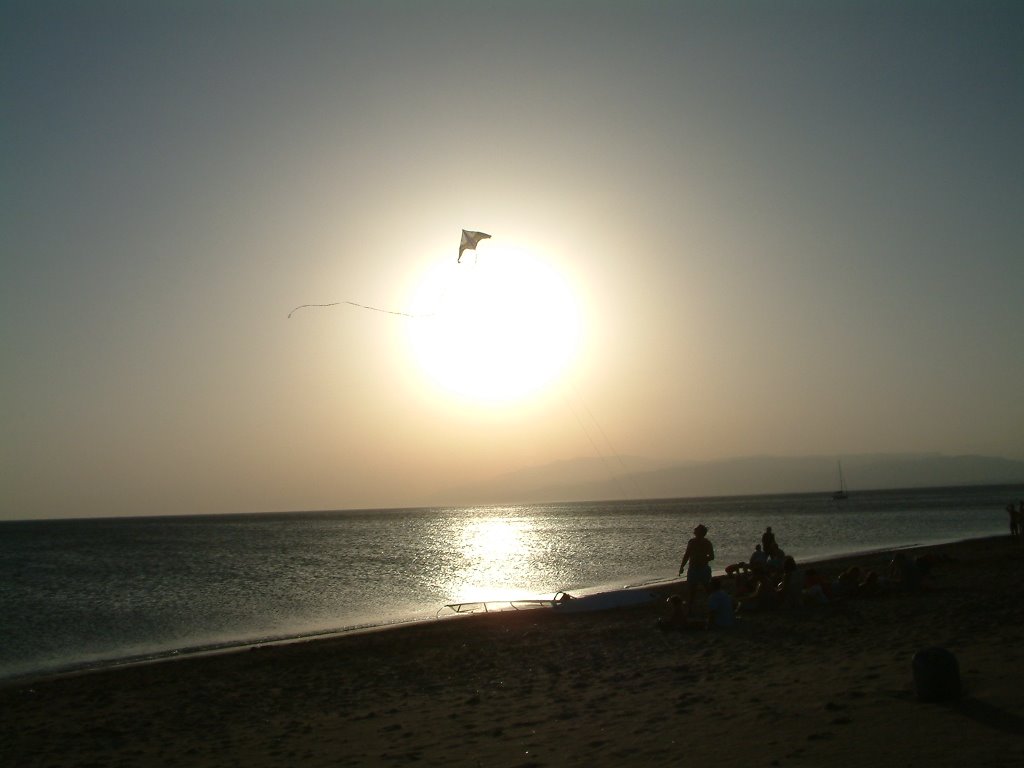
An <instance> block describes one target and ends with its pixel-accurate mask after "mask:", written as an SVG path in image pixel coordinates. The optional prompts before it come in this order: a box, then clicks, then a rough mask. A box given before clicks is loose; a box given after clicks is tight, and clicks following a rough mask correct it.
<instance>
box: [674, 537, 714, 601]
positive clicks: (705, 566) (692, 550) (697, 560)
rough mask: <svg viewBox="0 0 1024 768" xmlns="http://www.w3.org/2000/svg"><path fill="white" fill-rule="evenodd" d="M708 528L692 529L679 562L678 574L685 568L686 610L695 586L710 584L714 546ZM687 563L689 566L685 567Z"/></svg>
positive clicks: (681, 573) (692, 596)
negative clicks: (690, 537)
mask: <svg viewBox="0 0 1024 768" xmlns="http://www.w3.org/2000/svg"><path fill="white" fill-rule="evenodd" d="M707 535H708V529H707V527H706V526H705V525H703V524H701V525H698V526H697V527H696V528H694V529H693V538H692V539H690V540H689V541H688V542H686V551H685V552H684V553H683V560H682V562H681V563H679V575H680V576H682V575H683V571H684V570H686V587H687V599H686V607H687V610H690V608H691V607H692V606H693V598H694V593H695V592H696V589H697V586H698V585H702V586H704V587H705V588H707V587H709V586H710V585H711V565H710V563H711V561H712V560H714V559H715V548H714V546H713V545H712V544H711V540H710V539H708V538H707ZM687 563H689V566H690V567H689V568H688V569H687V567H686V566H687Z"/></svg>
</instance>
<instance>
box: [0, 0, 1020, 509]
mask: <svg viewBox="0 0 1024 768" xmlns="http://www.w3.org/2000/svg"><path fill="white" fill-rule="evenodd" d="M0 9H2V16H0V105H2V110H3V112H2V118H0V132H2V133H0V135H2V140H3V141H2V154H0V162H2V167H0V190H2V196H3V197H2V206H0V258H2V276H0V277H2V279H0V291H2V294H0V316H2V337H0V338H2V362H3V366H2V374H0V375H2V379H0V381H2V391H0V394H2V410H0V416H2V419H3V424H4V427H3V438H2V446H3V459H2V464H3V466H2V471H0V484H2V488H0V491H2V496H0V517H4V518H16V517H36V516H73V515H83V514H89V515H100V514H144V513H162V514H170V513H192V512H241V511H260V510H291V509H319V508H344V507H377V506H405V505H417V504H421V503H426V502H429V501H430V500H433V499H435V498H436V496H435V494H436V493H437V491H438V490H439V489H443V488H445V487H448V486H453V485H459V484H462V483H470V482H475V481H478V480H480V479H482V478H486V477H488V476H491V475H495V474H499V473H503V472H506V471H512V470H515V469H517V468H519V467H522V466H525V465H531V464H540V463H545V462H549V461H555V460H559V459H566V458H572V457H578V456H594V455H595V454H598V453H603V454H605V455H611V454H612V453H621V454H630V455H638V456H649V457H656V458H666V459H682V460H691V459H698V460H699V459H713V458H719V457H728V456H737V455H754V454H772V455H803V454H825V455H830V456H831V455H836V456H841V455H846V454H853V453H860V452H899V451H937V452H943V453H986V454H993V455H1000V456H1006V457H1010V458H1016V459H1024V395H1022V392H1024V386H1022V382H1024V308H1022V304H1021V298H1022V295H1024V224H1022V222H1024V217H1022V211H1024V139H1022V137H1024V4H1022V3H1020V2H1017V1H1016V0H1011V1H1010V2H1005V3H996V2H984V1H979V0H971V1H970V2H941V1H939V0H936V1H935V2H892V1H891V0H886V1H885V2H818V1H814V2H753V1H747V2H728V0H715V1H714V2H710V1H709V2H674V3H673V2H635V1H633V0H631V1H630V2H626V1H625V0H623V1H622V2H552V1H551V0H545V1H544V2H487V3H477V2H452V1H438V2H365V3H362V2H358V3H357V2H340V1H339V2H327V1H326V0H324V1H322V2H301V1H300V2H283V0H282V1H281V2H258V1H256V0H252V1H250V2H216V0H214V1H212V2H211V1H209V0H204V1H203V2H198V1H196V2H164V3H158V2H139V3H124V2H103V1H102V0H93V1H92V2H46V1H45V0H43V1H39V0H32V1H31V2H8V1H7V0H3V2H0ZM463 228H466V229H470V230H482V231H485V232H488V233H490V234H491V235H492V238H491V239H490V240H487V241H484V242H483V243H482V244H481V245H480V247H479V249H478V250H477V252H476V255H475V256H474V255H473V253H472V252H468V253H467V255H466V256H465V257H464V258H463V263H462V264H456V256H457V251H458V242H459V236H460V233H461V230H462V229H463ZM334 301H351V302H355V303H359V304H364V305H368V306H375V307H378V308H382V309H386V310H389V311H391V312H405V313H407V314H408V315H414V316H413V317H408V316H404V315H399V314H386V313H383V312H375V311H372V310H366V309H361V308H358V307H353V306H351V305H341V306H337V307H332V308H309V309H303V310H300V311H299V312H297V313H296V314H295V315H294V316H293V317H292V318H291V319H288V318H287V315H288V312H289V311H290V310H291V309H292V308H294V307H295V306H296V305H299V304H304V303H311V302H312V303H327V302H334ZM530 387H532V389H529V388H530ZM527 390H529V391H527ZM524 391H525V392H526V393H525V394H524Z"/></svg>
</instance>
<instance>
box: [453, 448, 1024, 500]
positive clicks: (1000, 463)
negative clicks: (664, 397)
mask: <svg viewBox="0 0 1024 768" xmlns="http://www.w3.org/2000/svg"><path fill="white" fill-rule="evenodd" d="M842 462H843V473H844V475H845V476H846V483H847V486H848V488H849V490H850V493H851V494H855V493H857V491H858V490H862V491H864V490H884V489H891V488H926V487H939V486H953V485H1003V484H1007V485H1013V484H1017V483H1021V484H1024V461H1016V460H1014V459H1005V458H1000V457H994V456H977V455H963V456H945V455H942V454H862V455H855V456H843V457H842ZM838 483H839V478H838V474H837V464H836V459H835V458H834V457H825V456H802V457H779V456H750V457H742V458H735V459H723V460H719V461H701V462H682V463H680V462H676V463H672V462H667V461H658V460H656V459H649V458H642V457H636V456H622V457H618V456H615V457H610V458H608V457H605V458H578V459H570V460H566V461H558V462H554V463H551V464H545V465H541V466H536V467H526V468H523V469H519V470H516V471H514V472H510V473H508V474H504V475H499V476H497V477H494V478H492V479H490V480H488V481H485V482H481V483H475V484H472V485H465V486H460V487H457V488H450V489H447V490H445V491H443V492H441V493H440V494H438V497H437V502H438V503H442V504H514V503H538V502H543V501H588V500H598V499H620V498H651V499H655V498H675V497H687V496H743V495H754V494H766V493H813V492H816V491H820V492H822V493H831V492H832V491H835V490H836V489H837V488H838Z"/></svg>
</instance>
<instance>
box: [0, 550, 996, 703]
mask: <svg viewBox="0 0 1024 768" xmlns="http://www.w3.org/2000/svg"><path fill="white" fill-rule="evenodd" d="M993 538H996V539H998V538H1000V537H990V536H980V537H972V538H967V539H942V540H938V541H934V542H925V543H915V544H901V545H894V546H886V547H873V548H870V549H866V550H859V551H855V552H843V553H838V554H828V555H821V556H810V557H807V558H803V559H800V560H798V563H799V564H800V565H801V566H806V565H815V566H824V567H828V566H829V565H830V564H832V563H835V562H846V561H852V560H855V559H858V560H859V559H865V558H871V557H877V556H884V555H886V554H890V553H893V552H898V551H913V550H917V549H924V548H929V547H943V546H952V545H957V544H967V543H970V542H981V541H986V540H989V539H993ZM713 575H714V576H715V577H724V576H725V575H726V572H725V567H722V568H716V569H714V570H713ZM684 583H685V582H684V580H683V579H682V577H678V576H673V577H668V578H655V579H651V580H646V581H642V582H639V583H635V584H623V585H622V586H619V587H613V588H612V587H609V586H607V585H605V586H599V587H595V588H592V589H591V588H587V589H582V590H579V591H578V592H577V593H576V596H577V597H583V596H592V595H604V594H611V593H615V592H622V591H625V590H632V589H640V588H647V589H650V590H651V591H652V592H656V593H661V592H666V591H667V590H670V589H671V588H672V587H673V586H676V587H680V588H681V585H683V584H684ZM553 594H558V593H553ZM527 599H534V598H523V600H527ZM487 602H491V603H494V604H501V603H506V602H509V601H506V600H494V601H487ZM444 607H445V606H441V607H440V608H439V609H438V611H437V613H440V612H441V611H442V610H443V609H444ZM533 610H547V609H545V608H543V607H537V608H520V609H511V608H505V609H500V610H492V611H467V612H464V613H459V614H449V615H442V616H438V615H436V614H435V615H434V616H433V617H420V618H408V619H398V620H395V621H391V622H386V623H380V624H366V625H361V626H354V627H341V628H336V629H325V630H322V631H317V632H312V633H300V634H291V635H280V636H276V637H270V638H259V639H239V640H237V641H234V640H228V641H224V642H223V643H213V644H205V645H204V644H201V645H195V646H186V647H183V648H174V649H167V650H163V651H154V652H151V653H139V654H132V655H129V656H119V657H116V658H104V659H94V660H90V661H83V662H80V663H76V662H72V663H69V664H67V665H61V666H59V667H54V668H50V669H40V670H30V671H28V672H23V673H17V674H14V675H5V676H0V689H2V688H4V687H6V686H8V685H16V684H22V683H31V682H33V681H36V680H45V679H50V678H60V677H67V676H72V675H83V674H92V673H101V672H104V671H107V670H113V669H120V668H125V667H137V666H140V665H147V664H161V663H166V662H173V661H179V660H183V659H190V658H204V657H209V656H220V655H224V654H231V653H237V652H245V651H251V650H256V649H261V648H276V647H280V646H285V645H293V644H296V643H316V642H319V641H329V640H335V639H340V638H345V637H349V636H354V635H363V634H370V633H377V632H391V631H401V630H403V629H406V628H415V627H418V626H421V625H429V624H432V623H434V622H437V621H451V620H455V619H464V618H468V617H472V616H477V615H481V614H497V613H509V612H523V611H533Z"/></svg>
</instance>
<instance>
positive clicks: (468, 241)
mask: <svg viewBox="0 0 1024 768" xmlns="http://www.w3.org/2000/svg"><path fill="white" fill-rule="evenodd" d="M490 237H491V236H490V235H488V234H487V233H486V232H469V231H468V230H465V229H464V230H462V242H461V243H460V244H459V263H462V253H463V251H467V250H468V251H475V250H476V246H477V243H479V242H480V241H481V240H488V239H490ZM342 304H347V305H349V306H350V307H359V308H360V309H368V310H370V311H372V312H383V313H384V314H386V315H399V316H401V317H430V315H413V314H410V313H408V312H398V311H396V310H393V309H381V308H380V307H371V306H369V305H368V304H357V303H356V302H354V301H332V302H331V303H330V304H300V305H299V306H297V307H296V308H295V309H293V310H292V311H291V312H289V313H288V317H289V319H290V318H291V316H292V315H294V314H295V313H296V312H298V311H299V310H300V309H305V308H306V307H337V306H340V305H342Z"/></svg>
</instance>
